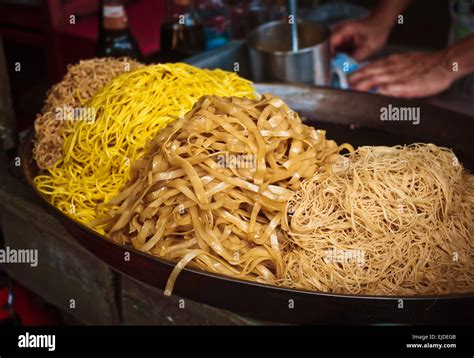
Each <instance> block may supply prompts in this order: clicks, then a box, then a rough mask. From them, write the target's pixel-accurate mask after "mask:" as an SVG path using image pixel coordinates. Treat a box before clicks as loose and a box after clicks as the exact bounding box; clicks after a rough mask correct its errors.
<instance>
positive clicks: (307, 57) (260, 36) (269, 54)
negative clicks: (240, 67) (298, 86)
mask: <svg viewBox="0 0 474 358" xmlns="http://www.w3.org/2000/svg"><path fill="white" fill-rule="evenodd" d="M298 41H299V50H298V51H296V52H293V51H292V50H291V35H290V25H289V24H288V22H286V21H272V22H268V23H266V24H263V25H261V26H260V27H258V28H257V29H255V30H254V31H252V32H251V33H249V34H248V36H247V45H248V47H249V52H250V63H251V70H252V75H253V80H254V81H256V82H262V81H281V82H302V83H310V84H314V85H320V86H328V85H329V84H330V79H331V70H330V48H329V29H328V28H327V27H326V26H324V25H322V24H319V23H315V22H309V21H301V22H299V23H298Z"/></svg>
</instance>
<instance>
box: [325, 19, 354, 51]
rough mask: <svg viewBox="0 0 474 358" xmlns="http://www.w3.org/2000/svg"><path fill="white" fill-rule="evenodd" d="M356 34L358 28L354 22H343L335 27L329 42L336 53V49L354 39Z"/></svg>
mask: <svg viewBox="0 0 474 358" xmlns="http://www.w3.org/2000/svg"><path fill="white" fill-rule="evenodd" d="M355 36H357V35H356V29H355V26H354V24H353V23H352V22H343V23H341V24H339V25H338V26H336V27H335V29H334V30H333V33H332V34H331V37H330V39H329V43H330V45H331V52H332V53H335V52H336V50H337V49H338V48H340V47H342V46H343V45H345V44H347V43H348V42H350V41H353V39H354V37H355Z"/></svg>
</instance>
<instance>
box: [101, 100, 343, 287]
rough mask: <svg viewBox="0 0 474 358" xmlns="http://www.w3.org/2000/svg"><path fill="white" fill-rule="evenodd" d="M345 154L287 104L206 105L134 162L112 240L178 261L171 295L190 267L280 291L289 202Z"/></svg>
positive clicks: (113, 214) (112, 224) (113, 216)
mask: <svg viewBox="0 0 474 358" xmlns="http://www.w3.org/2000/svg"><path fill="white" fill-rule="evenodd" d="M339 149H340V148H339V147H338V146H337V145H336V143H335V142H333V141H328V140H326V139H325V133H324V131H316V130H315V129H314V128H312V127H309V126H306V125H304V124H302V122H301V120H300V118H299V117H298V115H297V114H296V113H295V112H293V111H292V110H290V109H289V108H288V107H287V106H286V104H285V103H283V101H282V100H281V99H279V98H276V97H272V96H269V95H266V96H263V98H262V99H261V100H250V99H239V98H220V97H216V96H205V97H202V98H201V99H200V100H199V101H198V103H197V104H196V105H195V107H194V108H193V110H192V111H190V112H189V113H188V114H187V115H186V116H185V117H184V118H181V119H179V120H177V121H176V122H174V123H173V124H171V125H170V126H169V127H167V128H165V129H163V130H162V131H160V132H159V134H158V136H157V137H156V139H155V140H154V142H153V143H152V144H151V148H150V150H149V154H148V155H147V156H146V157H145V158H144V159H143V160H141V161H139V162H136V163H135V170H136V173H135V177H134V179H133V180H131V181H130V182H129V183H128V185H127V186H126V187H125V188H124V190H123V191H122V192H121V194H119V196H118V197H116V198H115V199H114V200H113V201H112V202H111V203H110V204H112V205H116V207H115V208H114V210H111V211H110V218H109V219H107V220H106V221H105V222H108V224H109V225H108V229H107V232H108V235H109V237H110V238H111V239H113V240H114V241H116V242H119V243H122V244H128V243H131V244H132V245H133V246H134V247H135V248H137V249H139V250H141V251H145V252H148V253H151V254H153V255H157V256H160V257H163V258H166V259H169V260H173V261H179V263H178V264H177V266H176V268H175V270H174V271H173V273H172V275H171V277H170V280H169V281H168V285H167V289H166V291H165V293H166V294H170V292H171V288H172V286H173V283H174V281H175V279H176V276H177V275H178V273H179V272H180V271H181V270H182V268H183V267H184V266H185V265H187V264H188V263H191V265H192V266H194V267H198V268H201V269H204V270H206V271H211V272H216V273H222V274H225V275H228V276H232V277H237V278H244V279H248V280H257V281H261V282H266V283H272V282H274V281H275V280H276V279H280V278H281V275H282V270H283V269H284V267H283V265H282V264H283V262H282V259H281V252H280V245H281V243H282V241H284V240H285V239H286V235H285V234H284V231H286V230H288V224H287V220H286V206H287V202H288V200H289V198H290V197H291V196H292V194H293V192H294V190H297V189H299V186H300V180H301V179H304V178H311V177H313V175H314V174H315V173H316V171H317V170H318V169H319V168H320V167H324V166H325V165H326V164H328V163H329V162H330V161H331V160H332V159H333V156H335V155H336V156H337V153H338V152H339ZM101 223H103V221H102V222H101Z"/></svg>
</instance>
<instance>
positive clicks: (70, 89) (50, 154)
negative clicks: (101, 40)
mask: <svg viewBox="0 0 474 358" xmlns="http://www.w3.org/2000/svg"><path fill="white" fill-rule="evenodd" d="M141 66H142V65H141V64H140V63H138V62H136V61H133V60H131V59H128V58H119V59H115V58H100V59H98V58H94V59H91V60H84V61H80V62H79V63H78V64H75V65H73V66H68V70H67V74H66V75H65V76H64V78H63V80H62V81H61V82H59V83H58V84H56V85H54V86H53V87H52V88H51V90H50V91H49V92H48V95H47V99H46V102H45V104H44V106H43V109H42V111H41V114H38V115H37V117H36V121H35V133H36V137H35V146H34V149H33V157H34V159H35V160H36V163H37V164H38V167H39V168H40V169H46V168H49V167H52V166H53V165H54V163H56V162H57V161H58V160H59V159H61V158H62V155H63V153H62V147H63V143H64V136H65V135H67V128H68V126H67V124H68V122H67V121H66V120H64V118H58V110H59V109H63V108H64V107H72V108H77V107H79V106H84V105H85V104H86V103H87V101H89V100H90V99H91V98H92V96H93V95H94V94H95V93H96V92H97V91H98V90H99V89H101V88H102V87H103V86H104V85H105V84H107V83H108V82H109V81H110V80H111V79H113V78H114V77H116V76H117V75H119V74H121V73H124V72H127V71H133V70H134V69H136V68H138V67H141Z"/></svg>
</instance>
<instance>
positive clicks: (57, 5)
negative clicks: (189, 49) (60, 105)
mask: <svg viewBox="0 0 474 358" xmlns="http://www.w3.org/2000/svg"><path fill="white" fill-rule="evenodd" d="M164 1H165V0H129V1H128V2H127V5H126V9H127V14H128V19H129V25H130V29H131V31H132V33H133V35H134V37H135V39H136V40H137V42H138V45H139V46H140V50H141V52H142V54H143V55H144V56H145V57H146V56H147V55H150V54H152V53H154V52H158V50H159V48H160V45H159V43H160V26H161V18H162V16H163V7H164V3H163V2H164ZM97 15H98V1H97V0H23V1H21V2H16V1H15V0H7V1H4V2H2V1H0V35H1V36H2V37H3V39H4V40H5V42H7V41H11V42H16V43H20V44H24V45H27V46H32V47H37V48H41V49H43V50H44V52H45V56H46V59H47V64H48V77H49V79H50V84H53V83H56V82H59V81H60V80H61V79H62V77H63V76H64V74H65V73H66V68H67V64H69V63H76V62H78V61H79V60H80V59H84V58H91V57H94V55H95V46H96V41H97V36H98V25H99V24H98V16H97Z"/></svg>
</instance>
